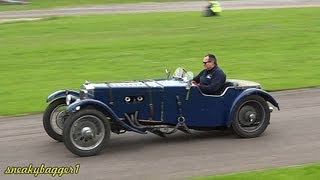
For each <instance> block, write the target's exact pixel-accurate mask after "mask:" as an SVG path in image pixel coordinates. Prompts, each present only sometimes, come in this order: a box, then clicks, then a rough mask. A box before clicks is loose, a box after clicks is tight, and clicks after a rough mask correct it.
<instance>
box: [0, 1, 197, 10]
mask: <svg viewBox="0 0 320 180" xmlns="http://www.w3.org/2000/svg"><path fill="white" fill-rule="evenodd" d="M174 1H182V0H174ZM183 1H191V0H183ZM193 1H196V0H193ZM199 1H200V0H199ZM28 2H31V3H29V4H25V5H0V11H6V10H25V9H43V8H56V7H62V6H81V5H94V4H111V3H137V2H172V0H28Z"/></svg>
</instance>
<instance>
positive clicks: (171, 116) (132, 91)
mask: <svg viewBox="0 0 320 180" xmlns="http://www.w3.org/2000/svg"><path fill="white" fill-rule="evenodd" d="M229 82H232V84H233V85H231V86H229V87H226V88H225V89H224V90H223V91H222V92H221V95H205V94H203V93H202V92H201V91H200V89H199V88H198V87H197V86H195V85H192V86H191V87H190V89H188V88H186V87H187V84H188V83H187V82H186V81H184V80H183V79H182V78H169V79H155V80H144V81H130V82H103V83H89V82H87V83H85V84H83V85H82V87H81V90H80V92H75V91H68V93H69V94H70V93H72V95H75V96H79V97H80V99H79V100H77V101H75V102H74V103H72V104H70V105H69V106H68V108H67V112H69V113H71V112H74V111H77V110H79V109H82V108H85V107H87V106H90V107H94V108H97V109H99V110H100V111H102V112H103V113H105V114H106V115H107V116H109V117H110V118H111V121H112V124H113V125H115V126H112V127H114V128H118V130H125V131H134V132H138V133H146V131H148V130H149V131H150V129H152V128H153V127H155V126H154V125H169V126H176V125H177V124H178V123H179V121H178V120H179V118H180V120H181V117H183V118H184V120H185V121H184V123H185V125H186V126H187V127H188V128H190V129H201V128H206V129H210V128H212V129H214V128H218V127H229V126H230V124H231V122H232V117H233V114H234V113H235V112H234V107H235V105H236V104H237V102H238V101H239V100H241V99H242V98H244V97H246V96H248V95H251V94H256V95H259V96H261V97H263V98H264V99H265V100H266V101H268V102H270V103H271V104H272V105H273V106H275V107H277V108H278V109H279V106H278V103H277V102H276V100H275V99H274V98H273V97H272V96H271V95H270V94H269V93H267V92H266V91H264V90H261V89H260V85H259V84H258V83H254V82H251V81H245V83H243V81H241V80H229ZM65 94H66V92H65V91H58V92H56V93H54V94H52V95H51V96H49V97H48V100H47V101H50V100H52V99H54V98H57V97H60V96H62V95H65ZM179 104H181V105H179ZM133 115H136V117H137V118H136V120H137V121H138V124H143V126H135V125H134V124H133V123H130V120H128V117H133Z"/></svg>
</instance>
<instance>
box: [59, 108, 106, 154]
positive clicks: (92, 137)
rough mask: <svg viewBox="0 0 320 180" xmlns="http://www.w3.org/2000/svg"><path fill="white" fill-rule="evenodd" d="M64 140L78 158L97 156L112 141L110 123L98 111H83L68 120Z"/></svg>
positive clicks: (64, 129)
mask: <svg viewBox="0 0 320 180" xmlns="http://www.w3.org/2000/svg"><path fill="white" fill-rule="evenodd" d="M63 139H64V144H65V146H66V147H67V148H68V149H69V150H70V151H71V152H72V153H74V154H76V155H78V156H93V155H96V154H98V153H99V152H100V151H101V150H102V149H103V148H104V146H105V145H106V144H107V142H108V141H109V139H110V122H109V120H108V118H107V116H105V115H104V114H103V113H102V112H100V111H98V110H95V109H82V110H80V111H78V112H76V113H75V114H73V115H72V116H70V117H69V118H68V119H67V121H66V123H65V125H64V128H63Z"/></svg>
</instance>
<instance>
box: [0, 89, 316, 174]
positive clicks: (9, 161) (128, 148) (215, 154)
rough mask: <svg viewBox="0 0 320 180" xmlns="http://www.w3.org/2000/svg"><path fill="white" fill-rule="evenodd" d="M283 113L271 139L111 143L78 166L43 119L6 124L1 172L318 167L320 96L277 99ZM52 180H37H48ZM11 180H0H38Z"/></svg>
mask: <svg viewBox="0 0 320 180" xmlns="http://www.w3.org/2000/svg"><path fill="white" fill-rule="evenodd" d="M272 95H273V96H274V97H275V98H276V99H277V100H278V102H279V103H280V106H281V111H274V112H273V113H272V117H271V124H270V126H269V127H268V128H267V130H266V131H265V133H264V134H263V135H262V136H261V137H258V138H254V139H241V138H238V137H237V136H235V135H233V134H232V133H230V132H228V131H226V132H221V131H213V132H196V131H194V134H192V135H187V134H183V133H178V134H173V135H171V136H169V137H168V138H161V137H158V136H155V135H153V134H149V135H140V134H135V133H127V134H123V135H112V137H111V143H110V146H109V147H107V148H106V149H105V150H104V151H103V152H102V153H101V154H100V155H98V156H93V157H87V158H79V157H77V156H75V155H73V154H72V153H70V152H69V151H68V150H67V149H66V148H65V146H64V144H63V143H58V142H55V141H54V140H52V139H51V138H49V137H48V136H47V135H46V133H45V131H44V129H43V127H42V121H41V118H42V115H31V116H22V117H7V118H4V117H2V118H0V149H1V153H0V160H1V161H0V172H4V171H5V170H6V167H7V166H28V165H29V164H30V163H32V164H33V166H40V165H41V164H42V163H45V166H75V165H76V164H78V163H79V164H80V170H79V174H77V175H70V174H69V175H63V176H62V177H64V178H67V179H91V178H93V179H137V180H138V179H139V180H141V179H179V178H184V177H189V176H199V175H209V174H220V173H226V172H235V171H242V170H252V169H260V168H267V167H275V166H287V165H295V164H302V163H309V162H316V161H318V162H319V161H320V141H319V138H320V134H319V127H320V121H319V120H320V113H319V110H320V103H319V102H320V88H313V89H302V90H291V91H281V92H273V93H272ZM49 177H51V176H50V175H39V176H38V178H40V179H48V178H49ZM32 178H34V176H32V175H6V174H3V173H0V179H32Z"/></svg>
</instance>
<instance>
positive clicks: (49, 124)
mask: <svg viewBox="0 0 320 180" xmlns="http://www.w3.org/2000/svg"><path fill="white" fill-rule="evenodd" d="M66 107H67V104H66V99H65V98H60V99H56V100H54V101H52V102H51V103H50V104H49V105H48V107H47V108H46V110H45V111H44V114H43V127H44V129H45V131H46V132H47V134H48V135H49V136H50V137H51V138H53V139H54V140H57V141H60V142H62V141H63V136H62V131H63V124H64V121H65V119H66V118H67V114H66V112H65V110H66Z"/></svg>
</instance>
